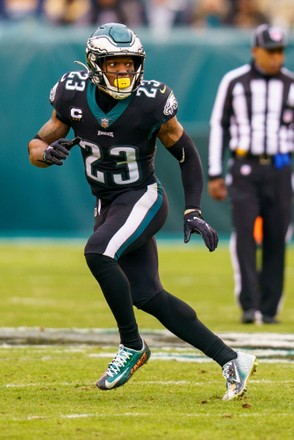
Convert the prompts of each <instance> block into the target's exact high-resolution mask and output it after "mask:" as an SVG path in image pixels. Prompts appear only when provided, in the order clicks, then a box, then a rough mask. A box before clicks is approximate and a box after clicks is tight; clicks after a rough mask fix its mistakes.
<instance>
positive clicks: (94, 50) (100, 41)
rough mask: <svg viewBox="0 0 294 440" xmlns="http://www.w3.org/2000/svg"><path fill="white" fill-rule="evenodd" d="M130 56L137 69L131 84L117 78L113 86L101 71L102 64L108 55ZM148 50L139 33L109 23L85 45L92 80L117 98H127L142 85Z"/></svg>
mask: <svg viewBox="0 0 294 440" xmlns="http://www.w3.org/2000/svg"><path fill="white" fill-rule="evenodd" d="M115 56H119V57H121V56H131V57H132V59H133V61H134V65H135V71H134V73H133V79H132V80H131V82H130V83H128V82H125V81H119V80H117V81H116V85H115V86H112V85H111V84H110V83H109V81H108V79H107V76H106V72H104V71H103V70H102V63H103V61H104V60H105V58H107V57H115ZM145 56H146V55H145V51H144V49H143V46H142V44H141V41H140V40H139V38H138V37H137V35H136V34H135V33H134V32H133V31H132V30H131V29H129V28H128V27H127V26H125V25H124V24H120V23H106V24H103V25H101V26H99V27H98V29H97V30H96V31H95V32H94V33H93V34H92V35H91V36H90V38H89V39H88V41H87V47H86V61H87V65H88V68H89V77H90V78H91V80H92V82H93V83H94V84H96V85H97V86H99V87H100V88H103V89H104V91H105V92H107V93H108V94H109V95H111V96H112V97H113V98H115V99H124V98H127V97H128V96H130V95H131V93H132V92H134V91H135V90H137V88H138V87H139V85H140V83H141V81H142V79H143V73H144V61H145Z"/></svg>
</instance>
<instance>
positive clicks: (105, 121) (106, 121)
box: [100, 118, 109, 128]
mask: <svg viewBox="0 0 294 440" xmlns="http://www.w3.org/2000/svg"><path fill="white" fill-rule="evenodd" d="M100 125H101V127H103V128H107V127H108V126H109V119H107V118H102V119H101V123H100Z"/></svg>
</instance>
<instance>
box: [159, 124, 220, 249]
mask: <svg viewBox="0 0 294 440" xmlns="http://www.w3.org/2000/svg"><path fill="white" fill-rule="evenodd" d="M158 137H159V139H160V141H161V142H162V144H163V145H164V146H165V147H166V148H167V150H168V151H169V152H170V153H171V154H172V155H173V156H174V157H175V158H176V159H177V160H178V162H179V165H180V169H181V176H182V182H183V188H184V194H185V211H184V241H185V243H187V242H188V241H189V240H190V237H191V234H192V233H197V234H200V235H201V236H202V238H203V240H204V242H205V245H206V246H207V247H208V249H209V250H210V251H214V250H215V248H216V247H217V244H218V236H217V233H216V231H215V230H214V229H213V228H212V227H211V226H209V225H208V224H207V223H206V222H205V221H204V219H203V217H202V214H201V210H200V204H201V195H202V191H203V171H202V164H201V159H200V156H199V153H198V150H197V148H196V146H195V144H194V142H193V140H192V139H191V137H190V136H189V135H188V134H187V133H186V131H185V130H184V128H183V127H182V125H181V124H180V123H179V122H178V120H177V118H176V116H174V117H173V118H171V119H169V120H168V121H167V122H165V123H163V124H162V125H161V126H160V129H159V132H158Z"/></svg>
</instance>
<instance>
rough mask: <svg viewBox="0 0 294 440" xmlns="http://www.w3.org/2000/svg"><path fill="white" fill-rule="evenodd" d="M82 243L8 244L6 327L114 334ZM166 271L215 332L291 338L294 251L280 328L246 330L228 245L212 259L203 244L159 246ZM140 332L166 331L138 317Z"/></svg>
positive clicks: (171, 285) (1, 254)
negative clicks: (288, 335) (98, 330)
mask: <svg viewBox="0 0 294 440" xmlns="http://www.w3.org/2000/svg"><path fill="white" fill-rule="evenodd" d="M83 245H84V243H82V242H81V243H78V244H72V245H70V244H65V243H62V242H61V243H59V244H56V243H54V244H50V243H43V244H41V243H35V242H32V243H31V244H30V243H27V244H25V243H24V244H19V243H13V242H12V243H9V244H8V243H2V244H0V267H1V326H2V327H15V326H33V327H36V326H37V327H41V328H42V327H60V328H66V327H79V328H88V327H90V328H97V327H98V328H109V327H111V328H113V327H115V322H114V320H113V318H112V316H111V314H110V312H109V310H108V307H107V306H106V303H105V301H104V298H103V297H102V294H101V292H100V289H99V287H98V285H97V284H96V281H95V280H94V278H93V277H92V275H91V273H90V271H89V269H88V268H87V266H86V263H85V260H84V256H83ZM159 255H160V273H161V279H162V282H163V284H164V286H165V288H166V290H168V291H170V292H171V293H173V294H175V295H177V296H179V297H180V298H182V299H183V300H185V301H188V302H189V303H190V304H191V305H192V306H193V307H194V308H195V309H196V311H197V313H198V316H199V317H200V319H201V320H202V321H204V323H205V324H206V325H208V326H209V327H210V328H211V329H212V330H214V331H217V332H224V331H242V332H243V331H261V332H263V331H274V332H276V331H279V332H284V333H287V332H293V330H294V324H293V312H294V248H293V247H291V248H290V249H289V252H288V254H287V267H286V275H285V278H286V280H285V298H284V304H283V307H282V310H281V313H280V316H279V318H280V319H281V324H280V325H279V326H278V328H277V326H275V325H267V326H262V327H258V326H255V325H249V326H245V327H244V325H241V324H240V323H239V321H240V311H239V307H238V306H237V304H236V301H235V298H234V294H233V288H234V286H233V275H232V269H231V262H230V256H229V252H228V248H227V246H225V245H224V246H220V247H219V249H217V251H216V252H213V253H210V252H208V251H207V249H206V248H205V247H204V246H198V245H195V244H191V245H190V244H189V245H188V246H177V247H168V246H164V245H161V244H160V245H159ZM136 313H137V317H138V322H139V325H140V327H141V328H162V327H161V326H160V324H159V323H158V322H157V321H156V320H155V319H154V318H153V317H151V316H149V315H147V314H145V313H143V312H141V311H137V312H136Z"/></svg>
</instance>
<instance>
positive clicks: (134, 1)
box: [45, 0, 146, 27]
mask: <svg viewBox="0 0 294 440" xmlns="http://www.w3.org/2000/svg"><path fill="white" fill-rule="evenodd" d="M45 9H46V13H47V16H48V18H49V20H50V21H51V22H53V23H57V24H62V25H65V24H74V25H89V24H91V25H95V26H99V25H101V24H103V23H109V22H119V23H124V24H126V25H127V26H130V27H136V26H141V25H145V24H146V15H145V9H144V5H143V3H142V1H141V0H46V7H45Z"/></svg>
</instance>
